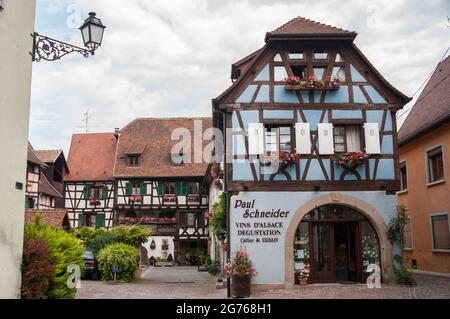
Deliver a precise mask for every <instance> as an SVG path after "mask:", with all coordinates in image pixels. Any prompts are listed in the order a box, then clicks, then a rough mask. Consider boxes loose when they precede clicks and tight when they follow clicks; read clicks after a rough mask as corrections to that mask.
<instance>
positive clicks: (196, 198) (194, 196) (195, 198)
mask: <svg viewBox="0 0 450 319" xmlns="http://www.w3.org/2000/svg"><path fill="white" fill-rule="evenodd" d="M187 201H188V202H199V201H200V196H199V195H198V194H191V195H188V196H187Z"/></svg>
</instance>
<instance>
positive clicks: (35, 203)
mask: <svg viewBox="0 0 450 319" xmlns="http://www.w3.org/2000/svg"><path fill="white" fill-rule="evenodd" d="M49 169H50V166H48V165H47V164H46V163H45V162H44V161H42V160H41V158H40V157H39V151H38V150H35V149H34V148H33V146H32V145H31V144H30V143H28V161H27V187H26V194H25V208H26V209H44V210H47V209H54V208H56V207H59V208H61V207H62V206H61V205H58V202H59V203H60V202H61V201H62V199H63V195H62V194H61V193H60V191H58V189H56V188H55V186H54V185H53V184H52V183H51V182H50V181H49V180H48V178H47V176H46V174H45V172H46V171H47V170H49Z"/></svg>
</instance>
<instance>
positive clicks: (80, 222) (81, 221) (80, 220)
mask: <svg viewBox="0 0 450 319" xmlns="http://www.w3.org/2000/svg"><path fill="white" fill-rule="evenodd" d="M83 226H84V215H83V214H78V228H81V227H83Z"/></svg>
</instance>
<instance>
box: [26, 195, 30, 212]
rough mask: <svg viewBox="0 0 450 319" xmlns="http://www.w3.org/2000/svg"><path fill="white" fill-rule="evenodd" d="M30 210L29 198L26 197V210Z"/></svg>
mask: <svg viewBox="0 0 450 319" xmlns="http://www.w3.org/2000/svg"><path fill="white" fill-rule="evenodd" d="M28 208H30V202H29V200H28V197H26V196H25V209H28Z"/></svg>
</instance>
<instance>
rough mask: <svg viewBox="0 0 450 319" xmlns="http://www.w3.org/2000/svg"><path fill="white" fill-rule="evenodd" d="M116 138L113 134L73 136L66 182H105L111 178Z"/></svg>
mask: <svg viewBox="0 0 450 319" xmlns="http://www.w3.org/2000/svg"><path fill="white" fill-rule="evenodd" d="M116 147H117V138H116V137H115V135H114V133H87V134H74V135H73V136H72V142H71V144H70V151H69V157H68V160H67V163H68V165H69V169H70V173H69V175H67V176H66V177H65V180H66V181H106V180H111V179H112V178H113V169H114V159H115V157H116Z"/></svg>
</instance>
